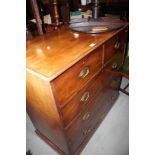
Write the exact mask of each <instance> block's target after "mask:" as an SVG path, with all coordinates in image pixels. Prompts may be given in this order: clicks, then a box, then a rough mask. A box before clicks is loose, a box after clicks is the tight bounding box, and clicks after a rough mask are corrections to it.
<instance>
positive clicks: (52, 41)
mask: <svg viewBox="0 0 155 155" xmlns="http://www.w3.org/2000/svg"><path fill="white" fill-rule="evenodd" d="M127 38H128V24H125V26H124V27H123V28H121V29H119V30H116V31H111V32H107V33H103V34H99V35H96V36H92V35H89V34H81V33H75V32H72V31H70V30H69V29H68V28H65V27H64V28H61V29H60V30H58V31H55V32H53V33H52V34H51V35H47V36H40V37H39V38H36V39H34V40H32V41H28V42H27V54H26V55H27V69H26V70H27V90H26V91H27V92H26V93H27V95H26V96H27V112H28V114H29V116H30V118H31V120H32V122H33V124H34V126H35V128H36V133H37V134H38V135H39V136H40V137H41V138H42V139H43V140H44V141H46V142H47V143H48V144H49V145H50V146H51V147H53V148H54V149H55V150H56V151H57V152H58V153H59V154H63V155H75V154H76V155H77V154H80V152H81V151H82V149H83V148H84V146H85V145H86V144H87V142H88V141H89V139H90V138H91V136H92V135H93V133H94V132H95V130H96V129H97V128H98V126H99V125H100V123H101V122H102V121H103V119H104V118H105V116H106V114H107V113H108V111H109V110H110V109H111V107H112V105H113V104H114V103H115V101H116V99H117V97H118V95H119V87H120V82H121V74H119V73H117V72H114V70H119V69H120V68H121V66H122V64H123V60H124V53H125V49H126V44H127Z"/></svg>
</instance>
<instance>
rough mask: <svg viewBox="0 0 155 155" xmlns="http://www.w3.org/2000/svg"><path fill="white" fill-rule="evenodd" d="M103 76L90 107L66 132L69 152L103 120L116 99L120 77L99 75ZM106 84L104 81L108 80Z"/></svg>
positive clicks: (108, 73)
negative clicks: (100, 87)
mask: <svg viewBox="0 0 155 155" xmlns="http://www.w3.org/2000/svg"><path fill="white" fill-rule="evenodd" d="M100 76H103V80H102V86H103V87H102V89H101V90H100V91H99V92H98V95H97V96H96V97H95V99H94V100H93V102H92V103H91V105H90V106H88V107H87V109H85V110H84V111H83V112H82V114H81V115H80V117H79V118H77V119H76V120H74V123H73V124H72V125H71V126H70V127H69V128H68V129H67V130H66V133H67V136H68V139H69V145H70V149H71V152H72V153H73V152H74V151H75V150H76V149H77V148H78V147H79V145H80V144H81V143H82V142H83V141H84V140H85V138H86V137H87V136H89V134H91V131H93V130H94V129H95V128H96V125H97V123H98V122H99V121H101V118H102V119H103V118H104V117H105V115H106V114H107V112H108V111H109V109H110V108H111V106H112V105H113V103H114V102H115V100H116V99H117V97H118V87H119V85H120V76H119V75H112V74H111V72H107V71H104V73H102V74H100ZM109 78H110V80H108V81H107V82H106V83H105V82H104V81H105V80H107V79H109ZM116 78H119V80H117V81H116V83H115V86H114V85H112V86H111V82H112V81H113V80H114V79H116Z"/></svg>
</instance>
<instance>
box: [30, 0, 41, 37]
mask: <svg viewBox="0 0 155 155" xmlns="http://www.w3.org/2000/svg"><path fill="white" fill-rule="evenodd" d="M30 2H31V7H32V10H33V14H34V17H35V19H36V24H37V29H38V33H39V35H43V29H42V22H41V18H40V13H39V8H38V4H37V1H36V0H31V1H30Z"/></svg>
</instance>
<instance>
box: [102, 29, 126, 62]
mask: <svg viewBox="0 0 155 155" xmlns="http://www.w3.org/2000/svg"><path fill="white" fill-rule="evenodd" d="M124 33H125V31H123V32H120V33H119V34H117V35H116V36H114V37H113V38H111V39H110V40H108V41H107V42H106V43H105V44H104V60H103V61H104V63H107V61H108V60H109V59H110V58H112V57H113V56H114V55H115V54H117V53H119V52H120V53H123V51H124V48H125V42H126V38H124V35H123V34H124Z"/></svg>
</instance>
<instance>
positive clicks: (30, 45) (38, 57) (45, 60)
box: [26, 23, 128, 80]
mask: <svg viewBox="0 0 155 155" xmlns="http://www.w3.org/2000/svg"><path fill="white" fill-rule="evenodd" d="M127 26H128V24H127V23H126V24H125V25H124V27H122V28H121V29H118V30H115V31H111V32H106V33H101V34H96V35H91V34H83V33H77V32H73V31H71V30H70V29H69V28H67V27H62V28H61V29H59V30H58V31H54V32H52V33H49V34H46V35H43V36H40V37H38V38H35V39H33V40H29V41H27V45H26V67H27V69H28V70H31V71H33V72H36V73H37V74H38V75H43V76H44V77H46V78H48V79H50V80H52V79H54V78H55V77H57V76H58V75H60V74H61V73H63V72H64V71H65V70H66V69H68V68H69V67H71V66H72V65H73V64H75V63H76V62H78V61H79V60H80V59H82V58H83V57H84V56H86V55H87V54H88V53H90V52H91V51H93V50H94V49H95V48H97V47H98V46H100V45H101V44H103V43H104V42H106V41H107V40H108V39H109V38H111V37H113V36H114V35H115V34H117V33H118V32H120V31H121V30H122V29H124V28H126V27H127Z"/></svg>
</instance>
